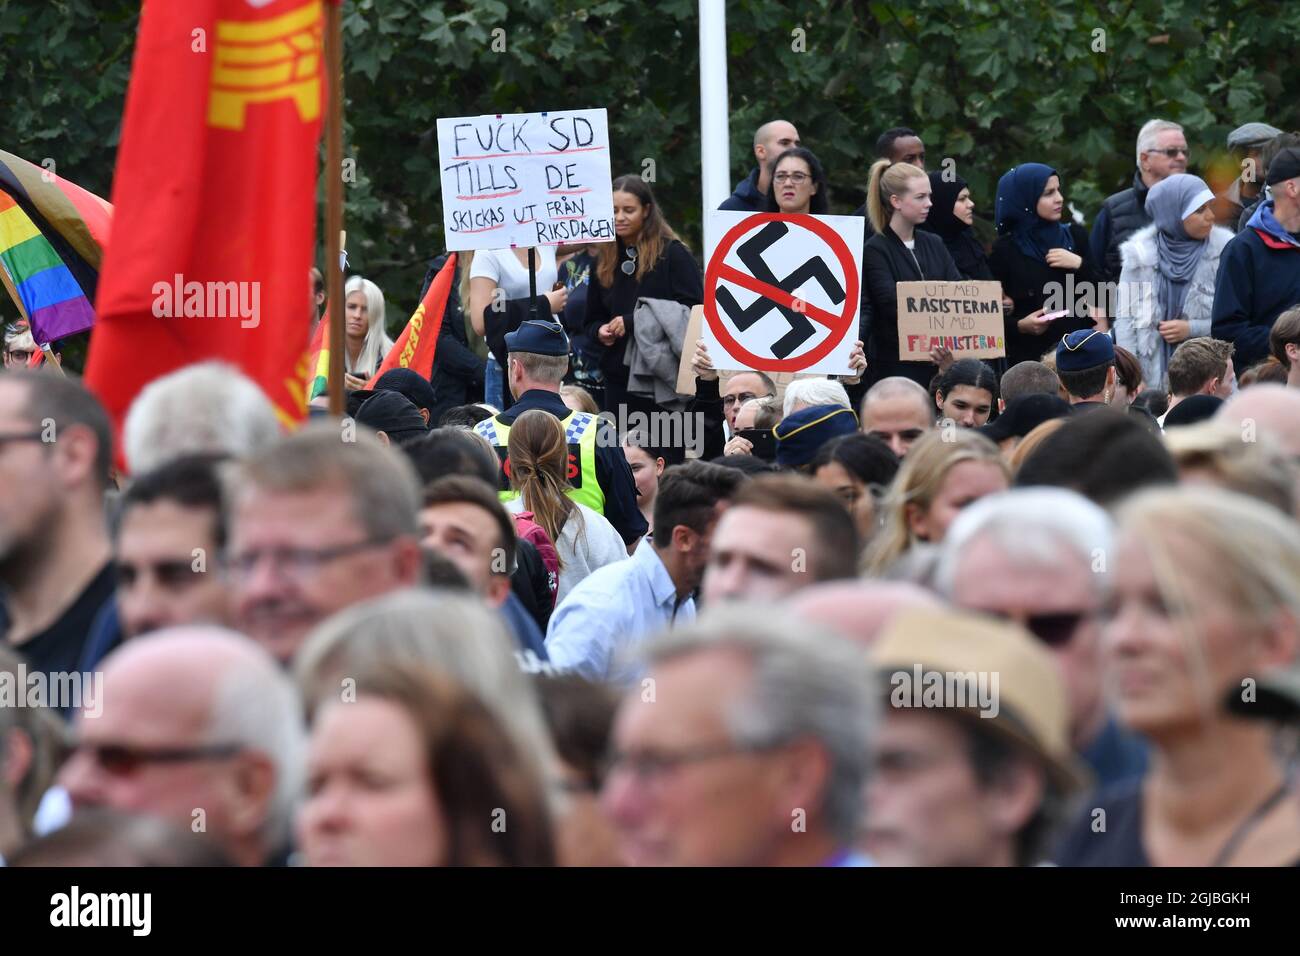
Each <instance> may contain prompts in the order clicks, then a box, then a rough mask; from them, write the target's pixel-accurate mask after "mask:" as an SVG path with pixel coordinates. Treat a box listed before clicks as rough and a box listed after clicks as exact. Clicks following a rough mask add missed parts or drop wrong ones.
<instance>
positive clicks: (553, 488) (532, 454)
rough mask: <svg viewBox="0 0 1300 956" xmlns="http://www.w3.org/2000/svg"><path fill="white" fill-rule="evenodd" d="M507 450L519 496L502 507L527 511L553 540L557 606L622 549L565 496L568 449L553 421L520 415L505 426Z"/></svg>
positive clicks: (538, 413) (537, 414)
mask: <svg viewBox="0 0 1300 956" xmlns="http://www.w3.org/2000/svg"><path fill="white" fill-rule="evenodd" d="M507 449H508V457H507V458H506V461H507V463H508V465H509V474H510V487H511V488H513V489H514V490H515V491H517V492H519V494H518V496H517V497H515V498H514V499H512V500H510V501H508V502H506V507H507V508H509V509H510V510H511V511H514V512H521V511H529V512H532V515H533V520H534V521H536V522H537V523H538V524H539V525H541V526H542V529H543V530H544V531H545V532H546V533H547V534H548V535H550V538H551V540H552V541H553V542H555V551H556V553H557V554H558V555H559V559H560V579H559V586H558V588H557V590H556V593H555V603H556V605H557V606H558V605H559V603H560V602H561V601H563V600H564V598H565V596H566V595H567V594H568V593H569V591H570V590H571V589H572V588H573V586H574V585H575V584H577V583H578V582H579V581H581V580H582V579H583V578H585V577H586V576H587V575H588V574H590V573H591V572H592V571H595V570H596V569H597V568H602V567H604V566H605V565H607V564H612V563H613V562H615V561H621V560H623V559H624V558H626V557H627V545H625V544H624V543H623V539H622V537H620V536H619V533H618V532H617V531H615V530H614V526H613V525H612V524H610V523H609V522H608V521H607V520H606V519H605V517H604V516H603V515H601V514H600V513H599V512H596V511H593V510H592V509H590V508H588V507H587V506H586V505H583V504H580V503H578V502H576V501H574V500H573V499H572V498H570V497H569V495H568V493H567V492H568V489H569V487H570V486H569V478H568V469H569V445H568V442H567V440H566V439H565V436H564V426H563V425H562V424H560V420H559V419H558V418H556V417H555V416H554V415H552V414H551V413H550V412H544V411H542V410H541V409H533V410H532V411H528V412H524V413H523V414H522V415H520V416H519V417H518V418H517V419H515V423H514V425H512V426H511V427H510V438H509V440H508V442H507Z"/></svg>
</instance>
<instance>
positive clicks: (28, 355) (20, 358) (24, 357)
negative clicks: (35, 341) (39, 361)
mask: <svg viewBox="0 0 1300 956" xmlns="http://www.w3.org/2000/svg"><path fill="white" fill-rule="evenodd" d="M34 354H35V353H34V352H30V351H27V352H25V351H21V350H18V349H15V350H14V351H12V352H6V353H5V358H6V359H7V360H8V361H9V363H10V364H11V365H26V364H27V363H28V362H30V361H31V360H32V355H34Z"/></svg>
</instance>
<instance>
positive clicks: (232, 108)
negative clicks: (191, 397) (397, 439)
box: [86, 0, 327, 426]
mask: <svg viewBox="0 0 1300 956" xmlns="http://www.w3.org/2000/svg"><path fill="white" fill-rule="evenodd" d="M322 24H323V21H322V8H321V2H320V0H270V2H266V0H186V2H185V3H175V2H173V0H145V3H144V9H143V12H142V13H141V17H140V32H139V37H138V38H137V42H136V51H135V62H134V65H133V67H132V76H131V85H130V89H129V90H128V92H127V101H126V113H125V116H124V118H123V127H122V142H121V147H120V148H119V150H118V159H117V168H116V170H115V173H114V177H113V207H114V222H113V235H112V240H111V241H110V243H109V246H108V249H107V250H106V254H105V258H104V266H103V270H102V273H101V276H100V282H99V291H98V296H97V299H96V303H95V305H96V314H97V316H98V319H97V322H96V326H95V331H94V332H93V334H92V336H91V342H90V352H89V357H88V360H87V365H86V381H87V383H88V384H89V386H90V387H91V388H92V389H93V390H94V391H95V392H96V394H98V395H99V397H100V398H101V399H102V400H103V402H104V404H105V405H106V406H107V407H108V409H109V412H110V414H111V415H112V417H113V419H114V422H115V424H117V425H120V423H121V421H122V418H123V416H124V415H125V413H126V410H127V407H128V406H129V405H130V403H131V400H132V399H133V398H134V397H135V395H136V394H137V393H138V392H139V391H140V389H141V388H143V387H144V386H145V385H146V384H147V383H149V382H150V381H152V380H153V379H155V378H158V377H159V376H161V375H165V374H166V373H168V372H171V371H173V370H174V369H177V368H179V367H181V366H183V365H187V364H190V363H193V362H198V361H202V360H205V359H220V360H223V361H226V362H230V363H231V364H233V365H235V366H237V367H238V368H240V369H241V370H242V371H243V372H244V374H246V375H248V376H249V377H250V378H251V379H253V381H255V382H257V384H258V385H260V386H261V388H262V389H263V391H265V392H266V394H267V396H268V397H269V398H270V399H271V401H272V403H273V404H274V405H275V408H276V413H277V415H278V416H279V418H280V421H281V423H282V424H284V425H286V426H291V425H293V424H294V423H296V422H298V421H300V420H301V419H302V417H303V416H304V414H305V412H306V393H305V385H306V379H307V354H306V346H307V338H308V326H309V322H310V315H311V313H310V311H309V309H310V305H309V302H310V300H309V290H310V285H309V281H308V270H309V268H310V267H311V262H312V252H313V247H314V244H315V229H316V176H317V148H318V144H319V141H320V132H321V117H322V115H323V111H324V98H325V93H326V85H327V84H326V80H325V76H324V74H323V72H322V62H323V50H322V29H323V26H322Z"/></svg>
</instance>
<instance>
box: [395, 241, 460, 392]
mask: <svg viewBox="0 0 1300 956" xmlns="http://www.w3.org/2000/svg"><path fill="white" fill-rule="evenodd" d="M455 274H456V253H454V252H453V253H452V254H451V255H449V256H448V257H447V262H446V264H444V265H443V267H442V268H441V269H440V270H439V271H438V274H437V275H436V276H434V277H433V281H432V282H431V283H429V291H428V292H426V293H425V294H424V301H422V302H421V303H420V305H419V307H417V308H416V310H415V314H414V315H412V316H411V318H410V319H409V320H408V321H407V323H406V328H404V329H402V334H401V335H399V336H398V337H397V341H396V342H394V343H393V347H392V348H391V349H389V350H388V354H387V355H386V356H384V361H383V364H381V365H380V366H379V371H377V372H375V378H376V379H378V378H379V376H381V375H383V374H384V373H385V372H387V371H388V370H389V369H390V368H409V369H411V370H413V371H416V372H419V373H420V374H421V375H423V376H424V377H425V378H430V377H431V376H432V375H433V353H434V350H435V349H436V348H437V347H438V331H439V330H440V329H441V328H442V317H443V314H444V313H445V312H446V311H447V296H448V295H449V294H450V292H451V280H452V278H453V276H455Z"/></svg>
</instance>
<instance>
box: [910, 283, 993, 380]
mask: <svg viewBox="0 0 1300 956" xmlns="http://www.w3.org/2000/svg"><path fill="white" fill-rule="evenodd" d="M897 290H898V358H899V360H900V361H904V362H928V361H930V350H931V349H933V348H938V347H940V346H942V347H944V348H947V349H949V350H950V351H951V352H952V354H953V357H954V358H957V359H964V358H978V359H985V358H1003V357H1004V356H1005V355H1006V354H1007V340H1006V329H1005V326H1004V325H1003V320H1002V283H1000V282H987V281H970V282H966V281H962V282H900V283H898V286H897Z"/></svg>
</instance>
